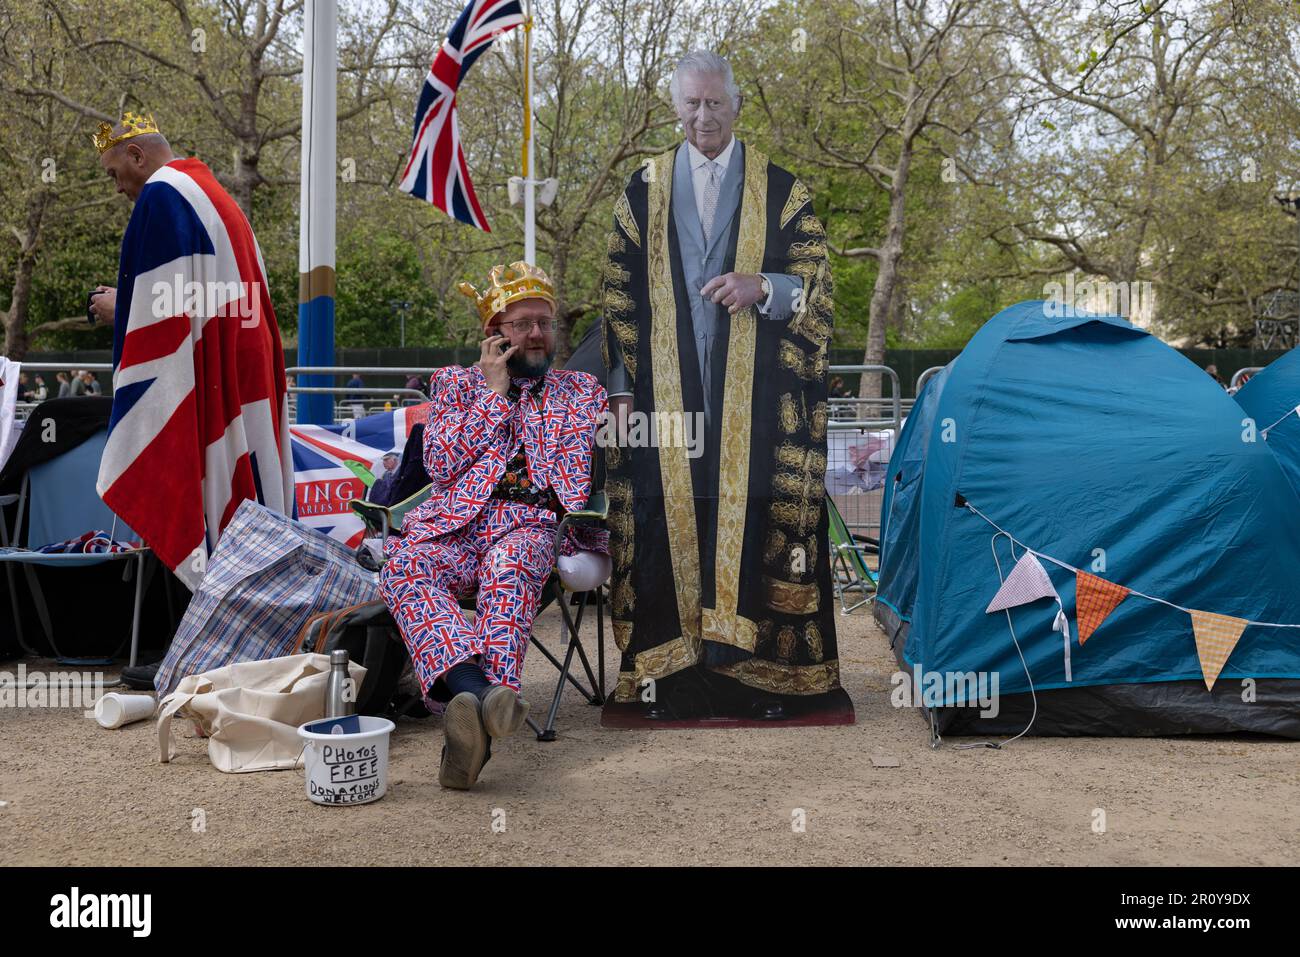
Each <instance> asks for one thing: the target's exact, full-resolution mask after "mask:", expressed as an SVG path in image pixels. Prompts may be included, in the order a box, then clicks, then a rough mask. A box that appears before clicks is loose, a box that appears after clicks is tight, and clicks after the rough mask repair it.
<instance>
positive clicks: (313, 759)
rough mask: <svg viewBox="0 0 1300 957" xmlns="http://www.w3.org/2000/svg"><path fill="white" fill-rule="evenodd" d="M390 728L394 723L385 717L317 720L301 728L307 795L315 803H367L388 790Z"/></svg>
mask: <svg viewBox="0 0 1300 957" xmlns="http://www.w3.org/2000/svg"><path fill="white" fill-rule="evenodd" d="M392 730H393V723H392V722H391V721H389V720H387V719H386V718H373V717H367V716H360V717H348V718H343V719H334V720H328V721H317V722H313V723H310V724H306V725H304V726H303V727H302V728H300V729H299V733H300V734H301V735H302V737H303V738H305V739H306V741H307V749H306V764H307V797H309V798H310V799H311V800H313V801H315V802H316V803H317V804H366V803H368V802H370V801H375V800H378V799H379V798H381V797H383V796H384V792H385V791H387V789H388V735H389V733H390V732H391V731H392ZM340 731H343V732H345V733H339V732H340ZM331 732H333V733H331ZM347 732H351V733H347Z"/></svg>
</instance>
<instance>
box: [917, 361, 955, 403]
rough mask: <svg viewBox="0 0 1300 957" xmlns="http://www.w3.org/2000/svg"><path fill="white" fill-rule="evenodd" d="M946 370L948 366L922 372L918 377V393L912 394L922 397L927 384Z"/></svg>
mask: <svg viewBox="0 0 1300 957" xmlns="http://www.w3.org/2000/svg"><path fill="white" fill-rule="evenodd" d="M946 368H947V366H930V368H928V369H926V370H925V371H924V372H922V373H921V374H920V375H919V376H917V377H916V391H915V392H913V393H912V394H913V395H920V394H921V390H922V389H924V388H925V384H926V383H927V382H929V381H930V380H931V379H932V378H933V377H934V376H936V375H938V374H939V373H940V372H942V371H943V370H944V369H946ZM913 401H915V400H913Z"/></svg>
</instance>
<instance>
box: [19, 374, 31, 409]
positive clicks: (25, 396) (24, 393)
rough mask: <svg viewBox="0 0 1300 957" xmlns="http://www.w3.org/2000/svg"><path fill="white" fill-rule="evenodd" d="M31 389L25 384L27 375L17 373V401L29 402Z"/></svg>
mask: <svg viewBox="0 0 1300 957" xmlns="http://www.w3.org/2000/svg"><path fill="white" fill-rule="evenodd" d="M31 394H32V387H31V386H30V385H29V384H28V383H27V373H26V372H20V373H18V401H19V402H30V401H31Z"/></svg>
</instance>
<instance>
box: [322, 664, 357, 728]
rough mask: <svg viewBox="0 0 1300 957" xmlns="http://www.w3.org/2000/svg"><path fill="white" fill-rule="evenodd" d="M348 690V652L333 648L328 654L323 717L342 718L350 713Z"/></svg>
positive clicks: (350, 704)
mask: <svg viewBox="0 0 1300 957" xmlns="http://www.w3.org/2000/svg"><path fill="white" fill-rule="evenodd" d="M348 688H349V685H348V651H347V649H346V648H335V649H334V650H333V651H331V652H330V678H329V681H328V682H327V683H326V685H325V717H327V718H344V717H347V716H348V715H350V714H351V713H352V711H353V701H352V695H351V694H349V693H348Z"/></svg>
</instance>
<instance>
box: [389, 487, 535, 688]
mask: <svg viewBox="0 0 1300 957" xmlns="http://www.w3.org/2000/svg"><path fill="white" fill-rule="evenodd" d="M422 526H424V523H423V522H415V523H413V524H412V525H411V526H410V527H408V528H407V529H406V530H405V531H404V533H403V534H402V536H401V537H400V538H399V537H394V538H390V539H389V540H388V544H387V547H386V552H387V559H388V560H387V561H386V562H385V563H384V566H383V570H382V571H381V572H380V575H379V588H380V592H381V593H382V594H383V596H384V601H385V602H386V603H387V605H388V608H389V611H391V612H392V615H393V620H394V621H396V622H397V627H398V629H399V630H400V631H401V633H402V639H403V640H404V641H405V642H406V647H407V650H408V651H409V652H410V654H411V661H412V662H413V663H414V665H415V670H416V674H417V675H418V676H419V678H420V686H421V687H422V688H423V689H424V691H425V693H426V694H428V693H429V691H430V690H431V689H432V688H433V683H434V681H435V680H436V679H437V678H438V676H439V675H441V674H443V673H444V672H446V671H447V669H449V668H451V667H453V666H455V665H458V664H460V663H461V662H462V661H468V660H469V659H470V658H472V657H474V656H475V655H480V656H482V658H481V660H482V665H483V673H484V674H485V675H486V676H487V679H488V681H490V682H492V683H493V684H502V685H506V686H507V687H509V688H511V689H513V690H515V691H518V690H519V677H520V674H521V673H522V671H523V667H524V652H525V651H527V650H528V636H529V635H530V634H531V632H532V627H533V619H534V618H535V617H536V615H537V606H538V603H539V601H540V599H541V595H542V588H543V587H544V586H545V584H546V580H547V578H548V577H549V576H550V573H551V570H552V568H553V567H554V564H555V515H554V513H553V512H550V511H547V510H546V509H542V508H537V507H534V506H532V505H524V504H522V503H519V502H509V501H503V500H500V499H493V500H491V501H489V502H488V503H487V505H486V507H485V508H484V509H483V511H482V512H480V513H479V515H478V517H477V518H475V519H473V520H472V521H471V522H470V523H469V524H468V525H465V526H463V527H462V528H459V529H457V530H456V531H454V532H449V533H446V534H443V535H438V536H430V535H428V534H421V529H422ZM475 589H477V590H478V597H477V600H476V608H475V616H474V623H473V624H470V623H469V622H468V621H466V620H465V615H464V613H463V612H462V610H461V607H460V603H459V600H458V599H459V598H460V597H468V596H470V595H472V594H474V591H475Z"/></svg>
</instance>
